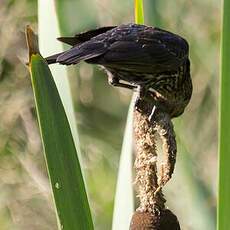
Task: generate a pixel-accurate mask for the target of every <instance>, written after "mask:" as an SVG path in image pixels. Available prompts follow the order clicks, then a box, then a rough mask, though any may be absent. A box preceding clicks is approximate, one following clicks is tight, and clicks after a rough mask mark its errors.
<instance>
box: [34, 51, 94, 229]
mask: <svg viewBox="0 0 230 230" xmlns="http://www.w3.org/2000/svg"><path fill="white" fill-rule="evenodd" d="M30 70H31V78H32V86H33V91H34V97H35V102H36V110H37V115H38V121H39V126H40V131H41V136H42V142H43V147H44V153H45V159H46V165H47V168H48V173H49V178H50V182H51V185H52V190H53V195H54V200H55V204H56V210H57V216H58V219H59V221H58V222H59V228H60V229H66V230H77V229H79V230H90V229H93V223H92V218H91V213H90V209H89V204H88V199H87V195H86V191H85V186H84V181H83V177H82V173H81V168H80V164H79V160H78V157H77V152H76V148H75V145H74V141H73V137H72V134H71V130H70V126H69V123H68V120H67V117H66V114H65V111H64V107H63V105H62V102H61V99H60V96H59V94H58V91H57V88H56V85H55V82H54V80H53V77H52V75H51V72H50V70H49V68H48V65H47V63H46V61H45V60H44V59H43V58H42V57H41V56H40V55H39V54H32V56H31V61H30Z"/></svg>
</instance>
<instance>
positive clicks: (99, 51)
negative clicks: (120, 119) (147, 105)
mask: <svg viewBox="0 0 230 230" xmlns="http://www.w3.org/2000/svg"><path fill="white" fill-rule="evenodd" d="M58 40H59V41H62V42H64V43H67V44H69V45H71V46H73V47H72V48H71V49H69V50H67V51H64V52H62V53H59V54H55V55H52V56H50V57H48V58H46V60H47V62H48V64H52V63H60V64H64V65H71V64H77V63H79V62H80V61H86V62H87V63H91V64H98V65H101V66H102V67H103V68H104V69H105V70H106V72H107V74H108V78H109V83H110V84H112V85H114V86H120V87H125V88H130V89H134V88H139V89H140V91H141V94H142V95H146V94H150V95H152V96H151V98H152V100H153V101H155V102H156V105H157V106H159V107H162V109H163V110H165V111H166V112H167V113H168V114H169V115H170V116H171V117H176V116H179V115H180V114H182V113H183V111H184V109H185V107H186V105H187V104H188V102H189V100H190V98H191V94H192V82H191V77H190V62H189V57H188V53H189V46H188V43H187V42H186V40H185V39H183V38H182V37H180V36H178V35H176V34H173V33H171V32H168V31H165V30H162V29H159V28H156V27H150V26H145V25H137V24H128V25H121V26H111V27H102V28H99V29H95V30H91V31H88V32H84V33H80V34H77V35H75V36H74V37H61V38H58Z"/></svg>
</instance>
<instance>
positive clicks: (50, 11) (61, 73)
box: [38, 0, 81, 161]
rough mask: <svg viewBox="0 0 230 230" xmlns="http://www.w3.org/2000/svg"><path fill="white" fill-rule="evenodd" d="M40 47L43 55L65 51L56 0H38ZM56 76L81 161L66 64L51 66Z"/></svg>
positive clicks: (55, 79)
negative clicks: (61, 38)
mask: <svg viewBox="0 0 230 230" xmlns="http://www.w3.org/2000/svg"><path fill="white" fill-rule="evenodd" d="M38 25H39V33H38V34H39V48H40V51H41V53H42V55H43V56H49V55H52V54H54V53H59V52H61V51H63V47H62V44H61V43H60V42H58V41H56V38H57V37H60V30H59V25H58V21H57V15H56V12H55V4H54V0H50V1H47V0H38ZM50 69H51V72H52V74H53V76H54V81H55V83H56V86H57V89H58V92H59V94H60V97H61V100H62V103H63V105H64V108H65V111H66V115H67V118H68V121H69V123H70V128H71V132H72V134H73V139H74V142H75V145H76V148H77V152H78V155H79V158H80V161H81V152H80V144H79V138H78V132H77V126H76V120H75V115H74V108H73V102H72V97H71V91H70V85H69V81H68V76H67V70H66V67H65V66H61V65H53V66H51V67H50Z"/></svg>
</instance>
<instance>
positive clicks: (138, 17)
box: [134, 0, 144, 24]
mask: <svg viewBox="0 0 230 230" xmlns="http://www.w3.org/2000/svg"><path fill="white" fill-rule="evenodd" d="M134 1H135V2H134V7H135V23H136V24H144V8H143V0H134Z"/></svg>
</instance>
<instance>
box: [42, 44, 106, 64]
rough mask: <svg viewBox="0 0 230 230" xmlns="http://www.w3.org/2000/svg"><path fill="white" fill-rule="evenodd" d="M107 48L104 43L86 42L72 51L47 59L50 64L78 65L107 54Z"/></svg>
mask: <svg viewBox="0 0 230 230" xmlns="http://www.w3.org/2000/svg"><path fill="white" fill-rule="evenodd" d="M106 50H107V48H106V47H105V46H104V44H103V43H102V42H85V43H83V44H81V45H79V46H75V47H73V48H71V49H70V50H67V51H64V52H62V53H58V54H54V55H52V56H49V57H47V58H46V61H47V62H48V64H53V63H60V64H63V65H72V64H77V63H79V62H80V61H84V60H89V59H91V58H95V57H98V56H100V55H102V54H103V53H105V52H106Z"/></svg>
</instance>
